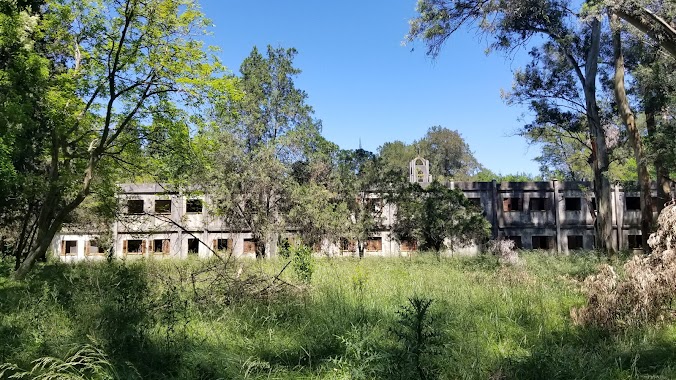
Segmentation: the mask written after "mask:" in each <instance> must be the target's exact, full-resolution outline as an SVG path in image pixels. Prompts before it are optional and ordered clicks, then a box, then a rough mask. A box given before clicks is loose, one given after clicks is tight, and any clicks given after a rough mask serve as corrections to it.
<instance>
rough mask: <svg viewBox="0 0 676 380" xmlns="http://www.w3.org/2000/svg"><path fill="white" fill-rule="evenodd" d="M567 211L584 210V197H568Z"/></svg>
mask: <svg viewBox="0 0 676 380" xmlns="http://www.w3.org/2000/svg"><path fill="white" fill-rule="evenodd" d="M565 202H566V211H580V210H582V198H580V197H566V201H565Z"/></svg>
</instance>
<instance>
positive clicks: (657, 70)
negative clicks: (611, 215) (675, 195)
mask: <svg viewBox="0 0 676 380" xmlns="http://www.w3.org/2000/svg"><path fill="white" fill-rule="evenodd" d="M628 31H629V32H631V29H629V30H628ZM624 35H625V36H626V37H627V38H626V39H625V41H624V43H623V48H624V49H623V52H624V56H625V63H626V68H627V70H628V71H629V72H630V73H631V76H629V77H628V78H627V79H628V83H630V87H629V93H630V95H631V94H633V96H634V98H635V101H634V102H633V104H634V105H635V107H636V112H637V114H638V115H639V122H640V116H641V113H642V114H643V115H645V126H646V130H647V139H645V142H646V148H647V149H646V154H647V158H648V160H649V161H652V162H653V164H654V167H655V175H656V177H657V178H656V179H657V211H658V212H660V211H662V209H663V208H664V206H665V205H666V204H667V202H669V201H670V200H671V179H670V177H671V176H670V173H669V168H671V167H674V166H675V165H676V161H675V160H674V159H673V157H674V152H675V151H676V146H674V144H673V142H674V132H673V131H674V118H673V117H671V116H670V115H673V109H674V107H676V78H674V76H673V75H670V73H672V72H673V71H674V70H676V59H674V58H672V57H668V56H665V55H664V54H661V51H660V50H659V48H655V47H654V46H651V44H650V43H649V41H646V39H645V38H643V36H641V35H636V34H634V33H626V34H624Z"/></svg>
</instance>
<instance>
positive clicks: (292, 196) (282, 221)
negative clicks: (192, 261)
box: [191, 46, 346, 257]
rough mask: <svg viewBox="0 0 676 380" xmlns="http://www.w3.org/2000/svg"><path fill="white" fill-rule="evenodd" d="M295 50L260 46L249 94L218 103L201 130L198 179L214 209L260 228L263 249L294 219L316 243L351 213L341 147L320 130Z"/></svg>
mask: <svg viewBox="0 0 676 380" xmlns="http://www.w3.org/2000/svg"><path fill="white" fill-rule="evenodd" d="M295 56H296V50H295V49H283V48H273V47H271V46H268V48H267V51H266V54H265V55H263V54H261V53H260V52H259V51H258V49H257V48H254V49H253V50H252V51H251V54H250V55H249V56H248V57H247V58H246V59H245V60H244V62H243V63H242V65H241V67H240V72H241V78H239V80H238V85H239V88H240V89H241V96H240V97H238V98H236V99H226V100H225V101H224V102H220V103H215V104H214V107H215V108H216V109H217V110H218V112H217V113H215V115H214V117H213V118H212V120H210V123H209V124H208V125H207V126H206V127H205V128H204V129H203V130H201V131H200V134H199V135H198V136H197V137H196V138H195V141H196V145H197V149H196V150H199V151H201V153H199V154H200V155H201V158H200V160H198V165H197V166H198V168H197V170H195V171H192V172H191V174H193V176H192V178H191V179H192V183H193V184H195V185H197V186H200V187H201V188H202V189H203V190H204V191H205V192H208V193H210V194H212V197H214V198H215V199H219V200H220V204H219V205H218V207H217V210H214V211H215V213H216V214H218V215H219V217H220V218H221V219H222V220H223V221H224V222H225V223H227V224H228V225H230V226H232V227H234V228H240V229H246V230H249V231H251V232H252V234H253V239H254V240H255V241H256V242H257V244H256V247H257V252H256V255H257V256H259V257H261V256H265V255H266V253H265V244H264V242H265V241H268V240H270V239H273V238H274V235H275V234H278V233H280V232H281V231H283V230H284V227H285V225H287V224H292V223H299V224H300V226H301V227H303V231H304V233H306V235H305V236H303V238H304V240H306V241H305V242H306V243H309V244H313V243H315V242H316V241H320V240H321V238H323V237H324V236H327V235H328V236H330V235H332V234H335V230H336V229H340V226H341V219H342V220H343V221H344V220H345V219H346V217H345V216H344V215H340V213H341V212H343V211H344V208H341V207H340V205H336V204H334V203H332V199H333V198H334V194H333V192H332V191H330V187H329V185H330V184H332V177H331V174H330V172H331V170H332V165H331V164H332V161H331V160H332V155H333V154H335V151H336V150H337V147H335V145H333V144H331V143H329V142H328V141H326V140H325V139H323V138H322V137H321V136H320V134H319V131H320V127H321V124H320V122H319V121H318V120H316V119H314V117H313V110H312V107H311V106H309V105H308V104H307V103H306V100H307V94H306V93H305V92H304V91H302V90H301V89H298V88H296V86H295V84H294V80H295V77H296V76H298V74H300V70H299V69H297V68H295V67H294V66H293V60H294V57H295ZM334 206H336V207H334ZM324 212H327V213H328V214H329V215H328V216H327V217H325V218H321V216H322V215H323V213H324ZM331 216H335V218H333V217H331ZM314 221H316V222H317V224H316V225H311V223H312V222H314ZM342 224H344V223H342Z"/></svg>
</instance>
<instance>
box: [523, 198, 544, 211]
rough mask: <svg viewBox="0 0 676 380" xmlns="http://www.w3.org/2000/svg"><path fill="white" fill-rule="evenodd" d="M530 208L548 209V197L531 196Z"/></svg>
mask: <svg viewBox="0 0 676 380" xmlns="http://www.w3.org/2000/svg"><path fill="white" fill-rule="evenodd" d="M528 209H529V210H530V211H546V210H547V198H531V199H530V200H529V202H528Z"/></svg>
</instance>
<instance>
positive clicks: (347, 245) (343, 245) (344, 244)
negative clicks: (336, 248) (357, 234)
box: [340, 238, 357, 252]
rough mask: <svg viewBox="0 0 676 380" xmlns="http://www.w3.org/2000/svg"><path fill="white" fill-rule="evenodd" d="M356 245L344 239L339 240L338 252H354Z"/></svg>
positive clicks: (352, 241)
mask: <svg viewBox="0 0 676 380" xmlns="http://www.w3.org/2000/svg"><path fill="white" fill-rule="evenodd" d="M356 247H357V244H356V243H355V242H354V240H348V239H345V238H341V239H340V250H341V251H343V252H354V251H356Z"/></svg>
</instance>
